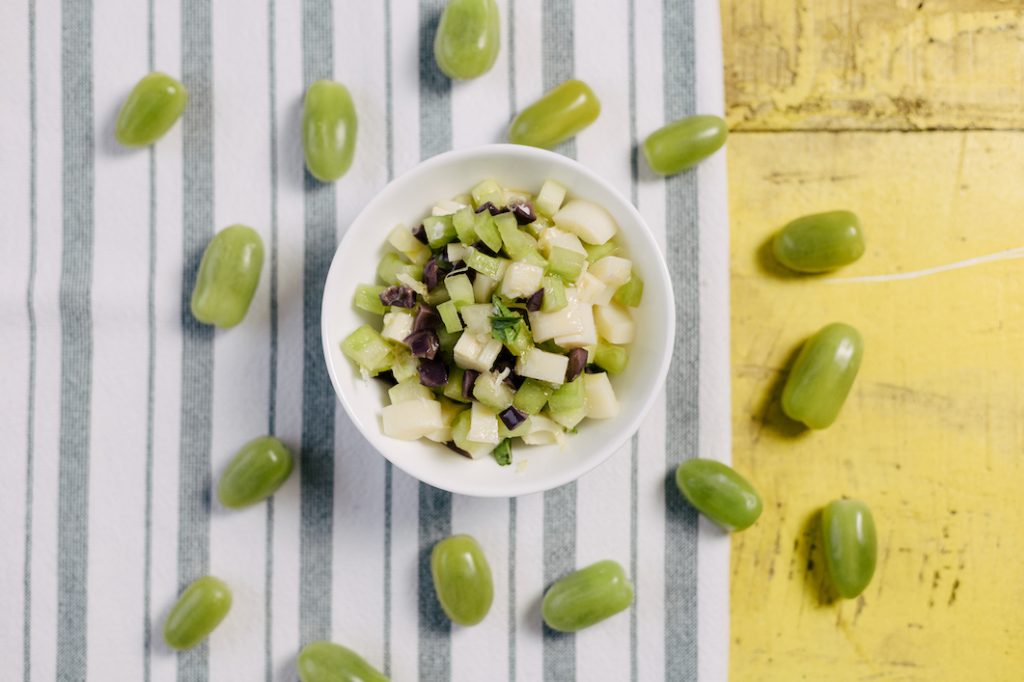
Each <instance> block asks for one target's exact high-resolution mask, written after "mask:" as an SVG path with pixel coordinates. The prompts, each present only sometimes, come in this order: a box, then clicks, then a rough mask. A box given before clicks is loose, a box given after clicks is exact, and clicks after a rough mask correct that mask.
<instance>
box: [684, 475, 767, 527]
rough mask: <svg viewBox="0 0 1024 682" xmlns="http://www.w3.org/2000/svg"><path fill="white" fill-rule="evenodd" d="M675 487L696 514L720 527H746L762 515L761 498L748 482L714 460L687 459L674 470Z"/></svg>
mask: <svg viewBox="0 0 1024 682" xmlns="http://www.w3.org/2000/svg"><path fill="white" fill-rule="evenodd" d="M676 486H678V487H679V492H681V493H682V494H683V496H684V497H685V498H686V499H687V500H689V502H690V504H692V505H693V506H694V507H695V508H696V509H697V511H699V512H700V513H701V514H703V515H704V516H706V517H708V518H709V519H711V520H712V521H714V522H715V523H717V524H718V525H719V526H721V527H722V528H724V529H726V530H729V531H733V530H743V529H744V528H749V527H750V526H752V525H753V524H754V522H755V521H757V518H758V517H759V516H760V515H761V509H762V504H761V497H760V495H758V494H757V491H756V490H754V486H752V485H750V483H749V482H748V481H747V479H745V478H743V477H742V476H740V475H739V474H738V473H736V471H735V470H733V469H732V468H731V467H728V466H726V465H725V464H722V463H721V462H716V461H715V460H713V459H688V460H686V461H685V462H683V463H682V464H680V465H679V468H678V469H676Z"/></svg>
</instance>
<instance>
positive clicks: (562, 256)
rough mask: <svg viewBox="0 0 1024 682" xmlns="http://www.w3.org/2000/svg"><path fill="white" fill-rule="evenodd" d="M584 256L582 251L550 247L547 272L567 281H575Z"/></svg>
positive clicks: (581, 270)
mask: <svg viewBox="0 0 1024 682" xmlns="http://www.w3.org/2000/svg"><path fill="white" fill-rule="evenodd" d="M586 258H587V257H586V255H584V254H582V253H577V252H576V251H570V250H569V249H563V248H562V247H561V246H555V247H553V248H552V249H551V257H550V258H548V272H550V273H551V274H553V275H558V276H559V277H561V278H562V279H564V280H565V281H567V282H575V281H576V278H577V277H579V276H580V273H581V272H583V261H584V260H586Z"/></svg>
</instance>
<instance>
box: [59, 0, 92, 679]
mask: <svg viewBox="0 0 1024 682" xmlns="http://www.w3.org/2000/svg"><path fill="white" fill-rule="evenodd" d="M61 34H62V44H61V81H62V83H61V86H62V94H61V104H62V110H63V129H64V134H63V156H64V161H63V172H62V183H63V192H62V195H63V199H62V200H63V247H62V251H61V273H60V331H61V357H60V365H61V373H60V376H61V391H60V462H59V474H58V486H59V488H58V493H57V495H58V499H57V500H56V503H57V529H58V530H57V671H56V672H57V679H60V680H77V679H85V677H86V666H87V641H88V637H87V625H88V620H87V607H88V584H87V582H88V567H89V433H90V426H91V425H90V418H91V400H92V341H93V329H92V301H91V296H92V257H93V218H94V215H93V200H94V197H93V189H94V186H95V166H94V163H95V140H94V137H93V91H92V3H91V2H89V1H88V0H86V1H81V2H75V1H74V0H64V2H63V3H62V5H61Z"/></svg>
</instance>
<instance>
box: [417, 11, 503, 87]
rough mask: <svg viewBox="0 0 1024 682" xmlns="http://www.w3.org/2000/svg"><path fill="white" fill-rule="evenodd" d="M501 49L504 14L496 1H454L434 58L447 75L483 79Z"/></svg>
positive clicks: (442, 24)
mask: <svg viewBox="0 0 1024 682" xmlns="http://www.w3.org/2000/svg"><path fill="white" fill-rule="evenodd" d="M500 46H501V13H500V12H499V11H498V5H497V4H496V3H495V2H494V0H450V2H449V3H448V5H447V6H446V7H445V8H444V13H442V14H441V21H440V23H439V24H438V26H437V33H436V34H435V35H434V59H436V60H437V65H438V67H440V69H441V71H443V72H444V74H445V75H446V76H448V77H449V78H456V79H459V80H465V79H469V78H476V77H477V76H482V75H483V74H485V73H487V72H488V71H489V70H490V68H491V67H492V66H494V60H495V59H497V58H498V49H499V47H500Z"/></svg>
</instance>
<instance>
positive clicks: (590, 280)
mask: <svg viewBox="0 0 1024 682" xmlns="http://www.w3.org/2000/svg"><path fill="white" fill-rule="evenodd" d="M607 289H608V285H607V284H605V283H604V280H602V279H599V278H598V277H595V276H594V275H592V274H591V273H589V272H584V273H583V274H582V275H580V276H579V277H577V278H576V296H577V297H578V298H579V300H580V301H586V302H587V303H591V304H593V303H597V302H598V299H602V298H604V294H605V291H606V290H607ZM612 293H613V294H614V293H615V290H614V289H613V290H612ZM608 300H609V301H610V300H611V295H609V296H608ZM605 303H607V301H605Z"/></svg>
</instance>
